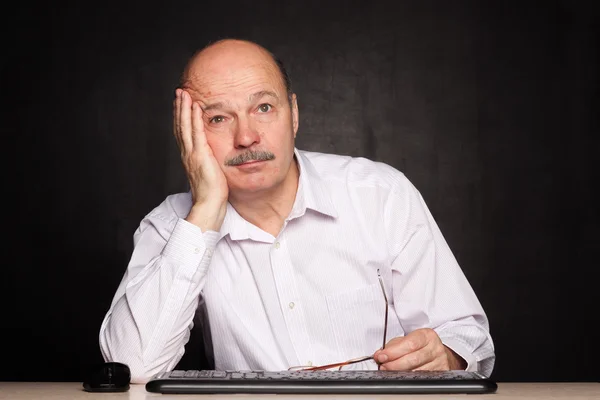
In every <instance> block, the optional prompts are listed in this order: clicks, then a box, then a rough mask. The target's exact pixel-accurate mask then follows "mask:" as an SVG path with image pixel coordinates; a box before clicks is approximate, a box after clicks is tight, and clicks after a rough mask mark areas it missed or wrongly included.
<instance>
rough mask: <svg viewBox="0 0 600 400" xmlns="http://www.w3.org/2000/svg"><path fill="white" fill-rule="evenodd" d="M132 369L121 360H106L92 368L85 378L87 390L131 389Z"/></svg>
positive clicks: (116, 390)
mask: <svg viewBox="0 0 600 400" xmlns="http://www.w3.org/2000/svg"><path fill="white" fill-rule="evenodd" d="M130 381H131V371H130V370H129V367H128V366H127V365H125V364H123V363H120V362H106V363H104V364H100V365H97V366H95V367H93V368H91V369H90V370H89V372H88V374H87V376H86V377H85V378H84V380H83V390H85V391H86V392H126V391H128V390H129V382H130Z"/></svg>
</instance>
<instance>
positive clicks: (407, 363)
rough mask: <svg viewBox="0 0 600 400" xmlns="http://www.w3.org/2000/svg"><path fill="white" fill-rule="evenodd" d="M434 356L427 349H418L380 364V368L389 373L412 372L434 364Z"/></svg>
mask: <svg viewBox="0 0 600 400" xmlns="http://www.w3.org/2000/svg"><path fill="white" fill-rule="evenodd" d="M435 360H436V359H435V356H434V354H433V352H432V351H431V349H430V348H429V347H425V348H422V349H419V350H417V351H415V352H412V353H409V354H406V355H404V356H402V357H400V358H396V359H393V360H391V361H388V362H386V363H383V364H381V368H382V369H384V370H389V371H412V370H414V369H416V368H419V367H422V366H424V365H427V364H429V363H431V362H435Z"/></svg>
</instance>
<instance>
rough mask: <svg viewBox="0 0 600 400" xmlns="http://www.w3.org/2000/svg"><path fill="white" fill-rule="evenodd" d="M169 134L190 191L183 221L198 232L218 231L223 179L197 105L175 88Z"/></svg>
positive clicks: (223, 204)
mask: <svg viewBox="0 0 600 400" xmlns="http://www.w3.org/2000/svg"><path fill="white" fill-rule="evenodd" d="M173 133H174V135H175V138H176V139H177V144H178V146H179V150H180V152H181V161H182V162H183V166H184V168H185V171H186V174H187V177H188V180H189V182H190V190H191V192H192V208H191V210H190V213H189V214H188V216H187V217H186V221H188V222H191V223H193V224H195V225H197V226H199V227H200V229H202V232H205V231H207V230H213V231H218V230H219V229H220V228H221V224H222V223H223V219H224V218H225V213H226V211H227V197H228V195H229V188H228V186H227V180H226V179H225V174H223V171H222V170H221V167H220V166H219V163H218V162H217V160H216V159H215V156H214V154H213V152H212V149H211V148H210V146H209V145H208V142H207V140H206V134H205V132H204V123H203V121H202V109H201V108H200V104H198V103H197V102H194V101H192V97H191V96H190V94H189V93H187V92H186V91H185V90H182V89H179V88H178V89H177V90H176V91H175V100H174V101H173Z"/></svg>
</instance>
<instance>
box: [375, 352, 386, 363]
mask: <svg viewBox="0 0 600 400" xmlns="http://www.w3.org/2000/svg"><path fill="white" fill-rule="evenodd" d="M387 360H388V356H386V355H385V354H380V355H378V356H377V361H379V362H380V363H384V362H386V361H387Z"/></svg>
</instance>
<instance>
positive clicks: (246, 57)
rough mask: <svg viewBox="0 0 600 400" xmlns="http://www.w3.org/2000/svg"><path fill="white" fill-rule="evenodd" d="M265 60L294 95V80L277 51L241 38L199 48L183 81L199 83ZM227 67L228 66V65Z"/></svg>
mask: <svg viewBox="0 0 600 400" xmlns="http://www.w3.org/2000/svg"><path fill="white" fill-rule="evenodd" d="M256 64H262V65H263V67H264V68H266V69H270V70H272V71H273V73H276V74H278V75H279V77H280V79H281V84H282V86H283V88H284V90H285V93H286V94H287V97H288V101H291V99H292V94H293V92H292V82H291V79H290V77H289V75H288V73H287V71H286V69H285V67H284V65H283V63H282V62H281V60H279V59H278V58H277V57H276V56H275V55H274V54H273V53H271V52H270V51H269V50H267V49H265V48H264V47H262V46H260V45H259V44H257V43H254V42H251V41H248V40H240V39H221V40H218V41H216V42H214V43H211V44H209V45H207V46H205V47H204V48H202V49H200V50H198V51H197V52H196V53H194V55H193V56H192V57H191V58H190V59H189V61H188V62H187V64H186V65H185V68H184V70H183V73H182V75H181V82H180V85H181V87H183V88H186V87H188V88H189V87H198V86H200V85H202V84H203V83H204V81H205V80H206V78H208V77H209V76H211V75H213V76H214V73H215V72H218V73H223V71H224V70H225V71H227V70H233V69H236V68H237V69H239V68H245V67H247V66H248V65H256ZM224 67H225V68H224Z"/></svg>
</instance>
